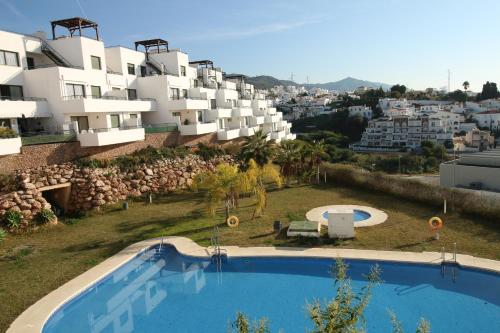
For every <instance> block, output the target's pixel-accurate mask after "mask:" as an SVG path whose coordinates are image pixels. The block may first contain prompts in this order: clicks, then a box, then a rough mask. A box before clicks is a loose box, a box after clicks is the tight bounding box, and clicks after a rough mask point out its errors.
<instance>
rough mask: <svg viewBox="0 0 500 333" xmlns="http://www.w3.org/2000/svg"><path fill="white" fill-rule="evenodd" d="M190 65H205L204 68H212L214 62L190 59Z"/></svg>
mask: <svg viewBox="0 0 500 333" xmlns="http://www.w3.org/2000/svg"><path fill="white" fill-rule="evenodd" d="M189 64H190V65H197V66H205V68H208V66H210V67H212V69H213V68H214V62H213V61H212V60H196V61H190V62H189Z"/></svg>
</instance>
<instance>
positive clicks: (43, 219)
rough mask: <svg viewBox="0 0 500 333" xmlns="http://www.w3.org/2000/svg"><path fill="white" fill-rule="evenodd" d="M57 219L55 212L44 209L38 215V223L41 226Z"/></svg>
mask: <svg viewBox="0 0 500 333" xmlns="http://www.w3.org/2000/svg"><path fill="white" fill-rule="evenodd" d="M55 219H56V214H54V212H53V211H51V210H50V209H42V210H41V211H40V212H39V213H38V215H37V220H38V223H40V224H46V223H50V222H54V221H55Z"/></svg>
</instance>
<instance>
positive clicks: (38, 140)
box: [20, 131, 76, 146]
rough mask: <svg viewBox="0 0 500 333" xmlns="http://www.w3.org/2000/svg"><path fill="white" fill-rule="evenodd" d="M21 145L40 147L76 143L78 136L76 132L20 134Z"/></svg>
mask: <svg viewBox="0 0 500 333" xmlns="http://www.w3.org/2000/svg"><path fill="white" fill-rule="evenodd" d="M20 136H21V143H22V145H23V146H30V145H39V144H44V143H57V142H72V141H76V134H75V132H74V131H58V132H48V131H37V132H23V133H21V134H20Z"/></svg>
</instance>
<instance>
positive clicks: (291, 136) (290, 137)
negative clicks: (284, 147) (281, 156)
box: [285, 133, 297, 140]
mask: <svg viewBox="0 0 500 333" xmlns="http://www.w3.org/2000/svg"><path fill="white" fill-rule="evenodd" d="M296 138H297V135H295V134H293V133H288V134H287V135H285V140H295V139H296Z"/></svg>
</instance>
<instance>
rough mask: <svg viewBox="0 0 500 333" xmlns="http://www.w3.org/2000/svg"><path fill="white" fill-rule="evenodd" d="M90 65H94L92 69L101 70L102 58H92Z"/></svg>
mask: <svg viewBox="0 0 500 333" xmlns="http://www.w3.org/2000/svg"><path fill="white" fill-rule="evenodd" d="M90 63H91V64H92V69H101V58H99V57H96V56H90Z"/></svg>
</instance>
